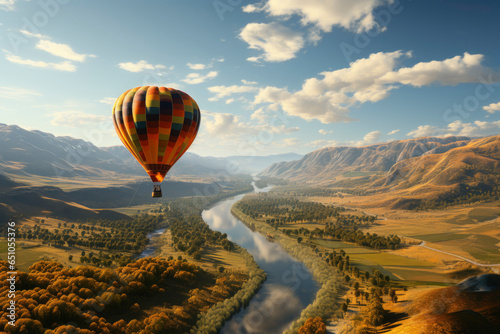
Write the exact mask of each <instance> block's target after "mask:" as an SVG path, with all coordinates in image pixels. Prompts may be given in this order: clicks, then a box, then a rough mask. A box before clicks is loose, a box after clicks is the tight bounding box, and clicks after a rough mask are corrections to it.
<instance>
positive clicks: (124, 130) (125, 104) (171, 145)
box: [113, 86, 200, 182]
mask: <svg viewBox="0 0 500 334" xmlns="http://www.w3.org/2000/svg"><path fill="white" fill-rule="evenodd" d="M113 123H114V125H115V130H116V133H117V134H118V136H119V137H120V140H121V141H122V143H123V145H125V147H126V148H127V149H128V150H129V151H130V152H131V153H132V155H133V156H134V157H135V158H136V159H137V161H139V163H140V164H141V165H142V167H144V169H145V170H146V172H147V173H148V174H149V176H150V177H151V180H153V182H161V181H163V179H164V178H165V175H166V174H167V172H168V171H169V170H170V168H171V167H172V166H173V165H174V164H175V163H176V162H177V160H179V158H180V157H181V156H182V155H183V154H184V153H185V152H186V151H187V150H188V149H189V147H190V146H191V144H192V143H193V141H194V139H195V137H196V134H197V133H198V129H199V128H200V108H199V107H198V105H197V104H196V101H195V100H193V99H192V98H191V97H190V96H189V95H188V94H186V93H184V92H182V91H180V90H176V89H173V88H167V87H157V86H143V87H136V88H133V89H129V90H127V91H126V92H124V93H123V94H122V95H120V97H119V98H118V99H117V100H116V102H115V104H114V106H113Z"/></svg>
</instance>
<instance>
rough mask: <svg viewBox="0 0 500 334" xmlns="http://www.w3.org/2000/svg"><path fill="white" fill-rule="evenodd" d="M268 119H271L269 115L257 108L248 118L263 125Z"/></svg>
mask: <svg viewBox="0 0 500 334" xmlns="http://www.w3.org/2000/svg"><path fill="white" fill-rule="evenodd" d="M269 117H271V116H270V115H269V113H266V112H265V111H264V109H263V108H259V109H257V110H255V111H254V112H253V114H252V116H250V119H252V120H256V121H258V122H259V123H265V122H267V120H268V119H269Z"/></svg>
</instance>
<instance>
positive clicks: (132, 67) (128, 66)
mask: <svg viewBox="0 0 500 334" xmlns="http://www.w3.org/2000/svg"><path fill="white" fill-rule="evenodd" d="M118 67H119V68H121V69H123V70H125V71H129V72H134V73H138V72H144V71H148V70H149V71H155V70H159V69H161V70H162V69H166V68H167V67H166V66H165V65H162V64H157V65H152V64H150V63H149V62H148V61H146V60H139V61H138V62H137V63H133V62H126V63H119V64H118Z"/></svg>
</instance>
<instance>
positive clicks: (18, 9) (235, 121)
mask: <svg viewBox="0 0 500 334" xmlns="http://www.w3.org/2000/svg"><path fill="white" fill-rule="evenodd" d="M499 12H500V3H499V2H498V1H472V0H471V1H451V0H450V1H444V0H443V1H440V0H434V1H430V0H429V1H427V0H421V1H409V0H399V1H397V0H392V1H391V0H359V1H344V0H311V1H299V0H263V1H261V2H252V1H250V2H246V1H245V2H243V1H238V0H215V1H206V0H193V1H175V2H174V1H160V0H157V1H153V0H151V1H142V2H139V1H126V0H124V1H118V0H113V1H111V0H110V1H96V0H85V1H82V0H41V1H35V0H32V1H25V0H0V45H1V52H0V69H1V72H0V73H1V75H0V115H1V117H0V122H1V123H6V124H17V125H19V126H21V127H24V128H26V129H38V130H42V131H46V132H50V133H53V134H55V135H69V136H72V137H76V138H83V139H86V140H90V141H92V142H93V143H94V144H96V145H97V146H110V145H117V144H120V142H119V139H118V138H117V136H116V135H115V133H114V129H113V127H112V123H111V117H110V114H111V108H112V102H113V101H114V99H115V98H117V97H118V96H119V95H120V94H121V93H122V92H124V91H125V90H127V89H129V88H132V87H136V86H141V85H161V86H168V87H174V88H178V89H181V90H183V91H185V92H187V93H188V94H190V95H191V96H192V97H193V98H194V99H195V100H196V101H197V102H198V104H199V105H200V107H201V110H202V126H201V129H200V132H199V134H198V138H197V139H196V141H195V143H194V144H193V146H192V148H191V151H193V152H195V153H198V154H201V155H213V156H226V155H251V154H257V155H267V154H276V153H284V152H297V153H307V152H309V151H312V150H315V149H319V148H322V147H325V146H333V145H368V144H372V143H377V142H383V141H388V140H395V139H405V138H413V137H419V136H427V135H438V136H446V135H465V136H482V135H491V134H498V133H500V117H499V115H500V83H499V82H500V44H499V43H498V41H497V40H498V38H497V36H498V34H499V32H500V23H499V21H498V13H499Z"/></svg>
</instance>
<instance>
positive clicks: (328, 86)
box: [254, 51, 500, 123]
mask: <svg viewBox="0 0 500 334" xmlns="http://www.w3.org/2000/svg"><path fill="white" fill-rule="evenodd" d="M408 57H411V52H402V51H395V52H388V53H384V52H379V53H374V54H371V55H370V56H369V57H368V58H362V59H358V60H356V61H354V62H352V63H350V65H349V67H346V68H342V69H338V70H334V71H326V72H322V73H320V75H322V76H323V77H322V78H319V79H318V78H310V79H307V80H305V81H304V83H303V85H302V89H301V90H299V91H296V92H293V93H292V92H289V91H288V89H287V88H278V87H269V86H268V87H265V88H261V89H260V90H259V93H258V94H257V95H256V96H255V100H254V104H260V103H268V104H270V107H271V108H275V109H276V108H279V107H281V108H282V109H283V111H285V112H286V113H288V114H289V115H293V116H298V117H301V118H303V119H306V120H313V119H316V120H319V121H321V122H322V123H332V122H349V121H352V119H351V118H350V117H349V112H350V110H349V108H350V107H352V106H356V105H360V104H363V103H366V102H377V101H380V100H383V99H385V98H387V97H388V96H389V93H390V91H391V90H394V89H397V88H399V87H401V86H403V85H410V86H416V87H420V86H422V85H431V84H433V83H439V84H442V85H453V86H454V85H457V84H459V83H471V82H480V80H481V78H482V77H484V76H485V75H486V74H488V75H489V76H491V78H492V79H493V81H500V74H499V73H497V72H494V71H493V70H491V69H489V68H486V67H484V66H482V65H481V62H482V59H483V56H482V55H470V54H468V53H465V54H464V55H463V56H456V57H453V58H450V59H445V60H442V61H432V62H421V63H417V64H416V65H414V66H412V67H406V68H401V69H397V65H398V62H399V61H400V59H401V58H408ZM408 73H411V75H409V74H408Z"/></svg>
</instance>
